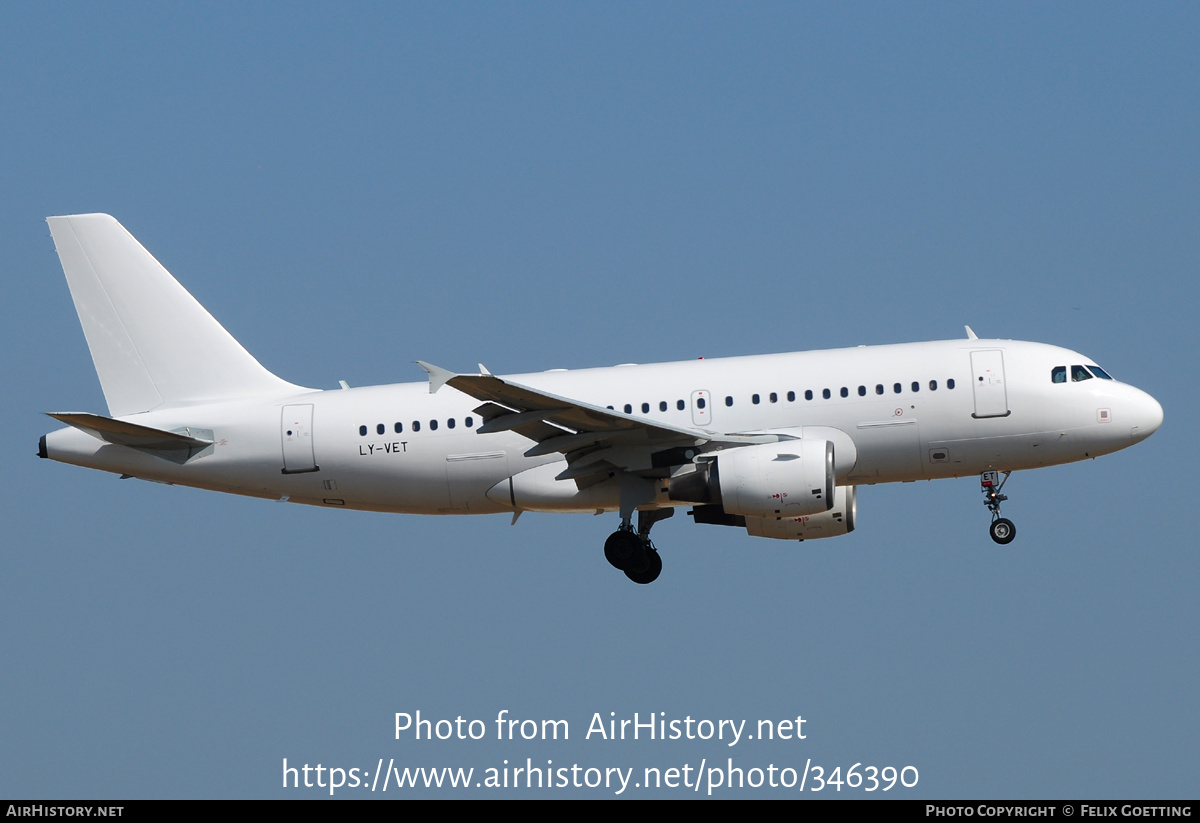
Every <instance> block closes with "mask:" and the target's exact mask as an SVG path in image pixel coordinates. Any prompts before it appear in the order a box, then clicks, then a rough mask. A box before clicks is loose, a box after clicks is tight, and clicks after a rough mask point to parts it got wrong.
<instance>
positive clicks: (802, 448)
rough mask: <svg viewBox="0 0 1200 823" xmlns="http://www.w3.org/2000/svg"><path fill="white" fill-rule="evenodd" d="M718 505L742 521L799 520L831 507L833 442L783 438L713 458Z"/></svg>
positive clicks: (723, 453)
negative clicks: (745, 519)
mask: <svg viewBox="0 0 1200 823" xmlns="http://www.w3.org/2000/svg"><path fill="white" fill-rule="evenodd" d="M716 463H717V465H716V469H717V471H716V485H717V488H718V490H719V492H720V501H721V506H722V507H723V508H724V509H725V511H726V512H727V513H729V514H741V515H745V516H746V517H761V518H776V517H785V518H787V517H800V516H802V515H812V514H819V513H821V512H826V511H829V509H830V508H831V507H832V506H833V503H834V500H833V490H834V488H835V486H834V461H833V443H831V442H829V441H828V440H816V439H810V440H783V441H780V442H778V443H762V444H759V445H756V446H740V447H738V448H735V449H727V450H725V451H722V452H721V453H720V454H719V455H718V456H717V460H716Z"/></svg>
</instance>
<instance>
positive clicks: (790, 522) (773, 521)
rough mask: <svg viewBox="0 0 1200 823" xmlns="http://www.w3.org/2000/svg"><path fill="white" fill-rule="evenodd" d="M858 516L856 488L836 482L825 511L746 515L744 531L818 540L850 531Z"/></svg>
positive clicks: (793, 538)
mask: <svg viewBox="0 0 1200 823" xmlns="http://www.w3.org/2000/svg"><path fill="white" fill-rule="evenodd" d="M857 517H858V490H857V489H856V488H855V487H854V486H838V487H837V490H836V491H835V492H834V496H833V508H832V509H830V510H829V511H827V512H821V513H820V514H809V515H801V516H800V517H778V518H776V517H747V518H746V531H747V533H749V534H750V535H751V536H752V537H773V538H775V539H777V540H817V539H818V538H821V537H838V536H840V535H843V534H849V533H850V532H852V531H854V526H855V520H856V519H857Z"/></svg>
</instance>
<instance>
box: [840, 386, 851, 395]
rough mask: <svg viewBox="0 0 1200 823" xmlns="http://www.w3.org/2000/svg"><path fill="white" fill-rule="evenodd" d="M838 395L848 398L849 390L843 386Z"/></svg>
mask: <svg viewBox="0 0 1200 823" xmlns="http://www.w3.org/2000/svg"><path fill="white" fill-rule="evenodd" d="M838 393H839V394H841V396H842V397H849V396H850V390H849V389H848V388H846V387H845V386H842V390H841V391H840V392H838Z"/></svg>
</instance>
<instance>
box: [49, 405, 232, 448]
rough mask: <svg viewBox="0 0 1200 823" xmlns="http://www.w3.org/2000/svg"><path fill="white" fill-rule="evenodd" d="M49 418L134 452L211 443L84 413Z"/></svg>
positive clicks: (62, 413)
mask: <svg viewBox="0 0 1200 823" xmlns="http://www.w3.org/2000/svg"><path fill="white" fill-rule="evenodd" d="M48 414H49V415H50V417H53V418H54V419H55V420H61V421H62V422H63V423H66V424H67V425H68V426H74V427H75V428H77V429H79V430H80V431H83V432H87V433H88V434H90V435H92V437H98V438H100V439H101V440H103V441H104V442H106V443H114V444H116V445H118V446H131V447H133V448H135V449H150V450H151V451H171V450H179V449H188V450H190V449H203V448H206V447H208V446H211V445H212V440H201V439H199V438H196V437H191V436H189V435H186V434H178V433H176V432H169V431H164V430H162V429H152V428H150V427H149V426H139V425H138V424H137V423H126V422H125V421H123V420H113V419H112V418H111V417H102V416H100V415H98V414H89V413H88V412H49V413H48Z"/></svg>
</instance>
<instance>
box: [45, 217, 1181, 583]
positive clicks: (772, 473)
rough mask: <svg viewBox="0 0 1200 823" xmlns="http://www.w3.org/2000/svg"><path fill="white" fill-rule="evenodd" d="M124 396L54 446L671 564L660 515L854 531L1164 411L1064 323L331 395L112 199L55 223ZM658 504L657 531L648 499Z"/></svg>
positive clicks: (772, 529)
mask: <svg viewBox="0 0 1200 823" xmlns="http://www.w3.org/2000/svg"><path fill="white" fill-rule="evenodd" d="M48 222H49V224H50V231H51V233H52V235H53V237H54V244H55V246H56V248H57V250H58V255H59V258H60V259H61V261H62V266H63V271H64V272H65V273H66V276H67V283H68V285H69V286H70V289H71V297H72V298H73V300H74V301H75V309H76V311H77V312H78V313H79V320H80V323H81V324H82V325H83V331H84V334H85V335H86V337H87V342H88V347H89V348H90V349H91V354H92V360H93V361H94V363H95V366H96V372H97V374H98V375H99V378H100V383H101V386H102V387H103V389H104V397H105V400H106V401H107V402H108V413H109V416H103V415H98V414H89V413H86V412H67V413H55V414H51V415H50V416H51V417H54V418H55V419H57V420H60V421H62V422H63V423H66V424H67V426H68V427H67V428H64V429H60V430H58V431H55V432H51V433H50V434H47V435H45V436H44V437H42V439H41V442H40V444H39V455H40V456H41V457H47V458H50V459H53V460H59V461H62V462H64V463H74V464H76V465H79V466H87V467H89V468H94V469H102V470H104V471H110V472H115V473H119V474H121V475H122V476H123V477H139V478H143V479H147V480H155V481H159V482H164V483H173V484H179V485H184V486H195V487H198V488H204V489H212V490H215V491H223V492H232V493H235V494H244V495H250V496H253V497H263V498H271V499H276V500H288V501H291V502H293V503H307V504H309V505H313V506H327V507H336V508H347V509H366V510H370V511H388V512H409V513H417V514H489V513H497V512H507V513H511V514H512V515H513V521H514V522H515V521H516V518H517V516H519V515H520V514H521V513H522V512H525V511H546V512H596V513H599V512H606V511H613V512H619V513H620V519H621V523H620V527H619V528H618V530H617V531H616V532H614V533H613V534H612V535H611V536H610V537H609V538H608V540H607V541H606V543H605V546H604V553H605V556H606V557H607V558H608V560H609V562H610V563H611V564H612V565H613V566H615V567H616V568H618V569H620V570H622V571H623V572H624V573H625V574H626V576H628V577H629V578H630V579H631V580H633V581H635V582H637V583H649V582H651V581H653V580H654V579H655V578H657V577H658V574H659V572H660V571H661V570H662V560H661V559H660V557H659V554H658V551H657V550H656V549H655V547H654V545H653V544H652V543H651V542H650V539H649V533H650V528H651V526H652V525H653V524H654V523H655V522H657V521H658V520H661V519H663V518H666V517H670V516H671V515H672V514H673V513H674V511H675V508H676V507H679V506H690V507H691V509H692V510H691V512H690V513H691V514H692V516H693V517H694V518H695V520H696V522H698V523H711V524H718V525H725V526H740V527H744V528H745V529H746V531H747V532H749V533H750V534H751V535H753V536H756V537H773V538H779V539H788V540H797V539H798V540H807V539H814V538H821V537H834V536H838V535H844V534H847V533H848V532H851V531H853V530H854V526H855V518H856V502H857V501H856V494H855V487H856V486H857V485H861V484H873V483H890V482H896V481H912V480H924V479H931V478H936V477H962V476H965V475H979V476H980V477H981V483H982V490H983V492H984V502H985V503H986V505H987V507H988V509H989V510H990V511H991V514H992V524H991V536H992V539H993V540H995V541H996V542H997V543H1001V544H1004V543H1008V542H1010V541H1011V540H1012V539H1013V537H1014V535H1015V533H1016V532H1015V528H1014V526H1013V524H1012V522H1011V521H1009V520H1008V519H1006V518H1003V517H1001V516H1000V503H1001V501H1003V500H1005V499H1007V498H1006V497H1005V496H1004V495H1003V494H1001V493H1000V489H1001V487H1002V486H1003V485H1004V481H1003V480H1001V478H1000V473H1001V472H1003V473H1004V480H1007V478H1008V473H1009V472H1011V471H1013V470H1018V469H1032V468H1037V467H1039V466H1051V465H1055V464H1059V463H1070V462H1072V461H1075V460H1084V459H1086V458H1091V457H1096V456H1097V455H1101V454H1107V453H1109V452H1114V451H1117V450H1119V449H1123V448H1125V447H1126V446H1131V445H1133V444H1134V443H1137V442H1138V441H1140V440H1143V439H1145V438H1146V437H1149V436H1150V435H1151V434H1153V433H1154V431H1155V430H1157V429H1158V427H1159V425H1160V424H1161V423H1162V419H1163V412H1162V407H1161V406H1160V405H1159V404H1158V402H1157V401H1155V400H1154V398H1153V397H1151V396H1150V395H1148V394H1146V393H1145V392H1143V391H1140V390H1139V389H1136V388H1134V387H1133V386H1130V385H1127V384H1125V383H1121V382H1118V381H1117V380H1114V379H1112V378H1111V377H1110V376H1109V375H1108V374H1107V373H1106V372H1105V371H1104V370H1103V369H1101V368H1100V367H1099V366H1097V365H1095V363H1094V362H1093V361H1092V360H1091V358H1089V357H1085V356H1084V355H1082V354H1078V353H1076V352H1073V351H1070V350H1068V349H1062V348H1058V347H1056V346H1048V345H1044V344H1041V343H1023V342H1017V341H1012V340H981V339H978V338H977V337H976V336H975V334H974V333H973V332H972V331H971V330H970V328H969V327H968V328H967V337H966V338H965V339H961V340H948V341H942V342H931V343H905V344H900V345H891V346H860V347H858V348H849V349H835V350H830V351H811V352H797V353H794V354H769V355H762V356H756V357H731V358H724V359H715V360H691V361H687V362H682V363H656V364H650V365H633V364H629V365H622V366H615V367H612V368H597V369H583V370H578V371H565V370H555V371H549V372H541V373H537V374H517V375H512V376H504V377H498V376H495V375H493V374H491V373H490V372H488V371H487V369H485V368H484V367H483V366H482V365H481V366H480V367H479V373H478V374H455V373H453V372H450V371H447V370H445V369H441V368H438V367H436V366H433V365H430V364H428V363H420V365H421V366H422V367H423V368H424V369H425V371H427V372H428V374H429V379H428V382H422V383H410V384H402V385H391V386H371V387H367V388H349V387H347V386H346V385H345V383H343V384H342V388H341V389H340V390H333V391H322V390H318V389H308V388H304V387H302V386H297V385H293V384H292V383H288V382H286V381H284V380H281V379H280V378H278V377H276V376H275V375H274V374H271V373H270V372H269V371H267V370H266V369H265V368H263V367H262V366H261V365H260V364H259V363H258V361H257V360H255V359H254V358H253V357H252V356H251V355H250V354H249V353H248V352H247V351H246V350H245V349H244V348H242V346H241V345H240V344H239V343H238V342H237V341H236V340H234V339H233V337H232V336H231V335H230V334H229V333H228V332H227V331H225V329H224V328H223V327H222V326H221V325H220V324H219V323H218V322H217V321H216V320H214V319H213V317H212V315H210V314H209V313H208V312H207V311H206V310H205V309H204V307H203V306H201V305H200V304H199V303H198V302H196V300H195V298H193V297H192V296H191V295H190V294H189V293H188V292H187V291H186V290H185V289H184V288H183V287H182V286H181V285H180V284H179V283H178V281H176V280H175V279H174V278H173V277H172V276H171V274H170V273H169V272H168V271H167V270H166V269H165V268H163V267H162V265H161V264H159V262H158V261H157V260H155V259H154V257H152V256H151V255H150V253H149V252H147V251H146V250H145V249H144V248H143V247H142V246H141V244H140V243H138V241H137V240H136V239H134V237H133V236H132V235H131V234H129V232H127V231H126V230H125V229H124V227H122V226H121V224H120V223H118V222H117V221H116V220H114V219H113V218H112V217H109V216H108V215H105V214H85V215H74V216H69V217H51V218H49V219H48ZM635 511H636V512H638V522H637V528H636V530H635V528H634V526H633V513H634V512H635Z"/></svg>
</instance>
